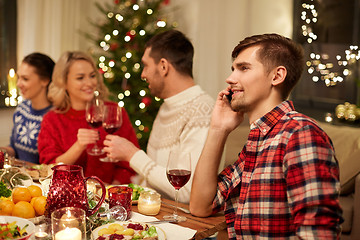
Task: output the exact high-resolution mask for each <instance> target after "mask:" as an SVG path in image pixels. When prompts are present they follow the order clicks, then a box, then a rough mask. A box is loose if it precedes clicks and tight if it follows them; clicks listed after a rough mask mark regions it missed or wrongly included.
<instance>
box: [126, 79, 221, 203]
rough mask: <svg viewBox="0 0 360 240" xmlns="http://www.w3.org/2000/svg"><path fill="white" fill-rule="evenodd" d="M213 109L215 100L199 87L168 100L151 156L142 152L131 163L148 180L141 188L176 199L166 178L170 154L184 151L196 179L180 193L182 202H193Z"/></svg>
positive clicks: (157, 123) (155, 130) (156, 126)
mask: <svg viewBox="0 0 360 240" xmlns="http://www.w3.org/2000/svg"><path fill="white" fill-rule="evenodd" d="M213 106H214V100H213V99H212V98H211V97H210V96H209V95H208V94H206V93H205V92H204V91H203V90H202V89H201V88H200V86H198V85H196V86H193V87H191V88H188V89H186V90H185V91H183V92H181V93H179V94H177V95H175V96H172V97H170V98H167V99H165V100H164V103H163V104H162V105H161V107H160V109H159V112H158V114H157V116H156V118H155V121H154V124H153V128H152V131H151V134H150V138H149V142H148V145H147V154H146V153H145V152H144V151H141V150H140V151H138V152H136V153H135V155H134V156H133V158H132V159H131V160H130V166H131V167H132V168H133V169H134V170H135V171H136V172H137V173H138V174H139V175H140V176H141V177H143V179H144V182H143V183H141V185H145V186H148V187H151V188H153V189H155V190H156V191H157V192H159V193H160V194H161V196H162V197H165V198H168V199H174V197H175V195H174V194H175V189H174V187H173V186H172V185H171V184H170V183H169V181H168V179H167V177H166V164H167V160H168V157H169V152H170V150H173V149H178V148H180V150H181V151H185V152H190V153H191V170H192V175H191V178H190V180H189V182H188V183H187V184H186V185H185V186H184V187H182V188H181V189H180V191H179V201H180V202H184V203H188V202H189V200H190V190H191V184H192V179H193V173H194V172H195V167H196V164H197V162H198V159H199V157H200V154H201V151H202V149H203V147H204V144H205V140H206V137H207V133H208V130H209V126H210V117H211V112H212V109H213ZM179 165H181V159H179Z"/></svg>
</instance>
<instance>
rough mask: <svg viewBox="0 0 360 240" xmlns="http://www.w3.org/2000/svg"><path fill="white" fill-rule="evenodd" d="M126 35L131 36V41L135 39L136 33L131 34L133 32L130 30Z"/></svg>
mask: <svg viewBox="0 0 360 240" xmlns="http://www.w3.org/2000/svg"><path fill="white" fill-rule="evenodd" d="M126 36H129V37H130V41H131V40H133V39H134V37H135V34H131V32H130V31H129V32H127V33H126Z"/></svg>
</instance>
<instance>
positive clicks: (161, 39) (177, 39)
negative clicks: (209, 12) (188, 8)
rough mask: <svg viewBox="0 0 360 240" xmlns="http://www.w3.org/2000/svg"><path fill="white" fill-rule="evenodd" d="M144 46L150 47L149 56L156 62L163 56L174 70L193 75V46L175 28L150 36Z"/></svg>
mask: <svg viewBox="0 0 360 240" xmlns="http://www.w3.org/2000/svg"><path fill="white" fill-rule="evenodd" d="M145 48H150V49H151V51H150V57H152V58H153V59H154V61H155V62H156V63H158V62H159V61H160V59H161V58H165V59H166V60H167V61H169V62H170V63H171V65H173V66H174V68H175V69H176V71H178V72H180V73H182V74H184V75H188V76H190V77H193V73H192V71H193V57H194V47H193V45H192V44H191V42H190V41H189V39H188V38H187V37H186V36H185V35H184V34H183V33H181V32H179V31H177V30H169V31H166V32H162V33H160V34H157V35H155V36H154V37H152V38H151V39H150V40H149V41H148V42H147V43H146V44H145Z"/></svg>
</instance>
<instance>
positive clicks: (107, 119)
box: [100, 105, 122, 162]
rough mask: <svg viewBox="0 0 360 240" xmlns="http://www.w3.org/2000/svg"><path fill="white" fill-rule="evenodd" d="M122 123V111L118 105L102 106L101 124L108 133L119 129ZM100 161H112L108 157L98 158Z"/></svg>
mask: <svg viewBox="0 0 360 240" xmlns="http://www.w3.org/2000/svg"><path fill="white" fill-rule="evenodd" d="M121 125H122V112H121V107H119V106H118V105H106V106H105V108H104V115H103V120H102V126H103V128H104V130H105V132H107V133H108V134H113V133H115V132H116V131H117V130H119V129H120V127H121ZM100 161H102V162H112V161H113V160H112V159H111V158H109V157H104V158H100Z"/></svg>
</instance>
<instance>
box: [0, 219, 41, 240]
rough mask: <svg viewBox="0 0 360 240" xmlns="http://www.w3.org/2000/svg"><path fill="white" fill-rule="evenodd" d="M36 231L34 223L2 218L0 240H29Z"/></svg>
mask: <svg viewBox="0 0 360 240" xmlns="http://www.w3.org/2000/svg"><path fill="white" fill-rule="evenodd" d="M34 231H35V225H34V223H32V222H31V221H29V220H27V219H25V218H20V217H13V216H0V239H4V238H5V239H16V240H27V239H29V238H30V237H31V235H32V234H34Z"/></svg>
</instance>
